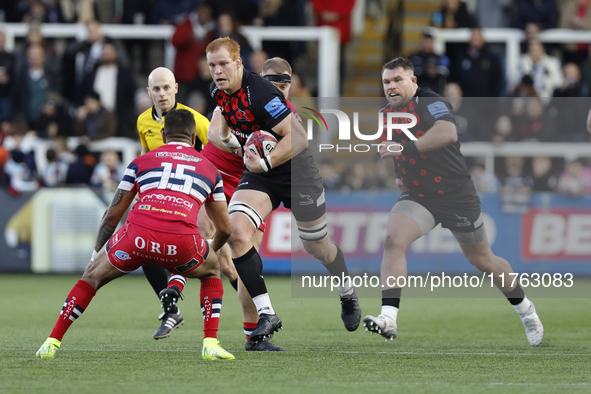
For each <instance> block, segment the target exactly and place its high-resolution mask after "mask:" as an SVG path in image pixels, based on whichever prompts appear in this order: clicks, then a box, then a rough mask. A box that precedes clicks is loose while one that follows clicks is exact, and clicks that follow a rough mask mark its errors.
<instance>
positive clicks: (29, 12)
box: [21, 0, 46, 23]
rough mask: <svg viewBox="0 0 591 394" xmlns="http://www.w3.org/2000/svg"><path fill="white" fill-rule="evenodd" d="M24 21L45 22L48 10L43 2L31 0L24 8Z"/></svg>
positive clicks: (22, 20)
mask: <svg viewBox="0 0 591 394" xmlns="http://www.w3.org/2000/svg"><path fill="white" fill-rule="evenodd" d="M22 12H23V18H22V19H21V22H22V23H33V22H35V23H43V22H45V16H46V14H45V13H46V10H45V6H44V4H43V3H41V2H40V1H39V0H29V1H28V2H26V3H25V4H24V7H23V8H22Z"/></svg>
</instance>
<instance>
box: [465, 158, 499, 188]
mask: <svg viewBox="0 0 591 394" xmlns="http://www.w3.org/2000/svg"><path fill="white" fill-rule="evenodd" d="M470 176H471V177H472V181H473V182H474V187H475V188H476V191H477V192H478V193H496V192H497V191H498V190H499V180H498V179H497V177H496V176H495V175H494V174H493V173H490V172H486V171H485V168H484V164H483V163H481V162H479V161H477V162H475V163H474V164H472V166H471V167H470Z"/></svg>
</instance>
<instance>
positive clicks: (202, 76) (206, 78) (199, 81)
mask: <svg viewBox="0 0 591 394" xmlns="http://www.w3.org/2000/svg"><path fill="white" fill-rule="evenodd" d="M212 80H213V79H212V78H211V73H210V72H209V67H208V66H207V58H206V57H205V56H201V57H200V58H199V74H198V75H197V78H195V80H194V81H193V83H192V84H191V86H190V91H191V94H192V93H195V92H198V93H201V94H202V95H203V96H204V97H205V100H206V106H205V112H203V114H204V115H205V114H210V113H213V110H214V109H215V107H216V106H217V105H216V102H215V100H214V99H213V97H211V93H210V87H211V82H212ZM207 117H208V118H210V116H207Z"/></svg>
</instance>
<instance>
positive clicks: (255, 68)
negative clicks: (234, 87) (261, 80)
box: [246, 49, 269, 74]
mask: <svg viewBox="0 0 591 394" xmlns="http://www.w3.org/2000/svg"><path fill="white" fill-rule="evenodd" d="M268 59H269V56H268V55H267V52H265V51H263V50H262V49H257V50H256V51H254V52H253V53H251V54H250V57H249V58H248V67H246V68H247V69H248V70H250V71H252V72H255V73H257V74H260V73H262V72H263V63H265V62H266V61H267V60H268Z"/></svg>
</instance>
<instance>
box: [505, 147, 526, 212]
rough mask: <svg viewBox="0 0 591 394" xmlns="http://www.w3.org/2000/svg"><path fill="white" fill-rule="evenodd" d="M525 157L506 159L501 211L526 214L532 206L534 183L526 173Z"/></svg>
mask: <svg viewBox="0 0 591 394" xmlns="http://www.w3.org/2000/svg"><path fill="white" fill-rule="evenodd" d="M524 168H525V159H524V158H523V157H507V158H505V175H504V177H503V182H502V186H501V209H502V210H503V212H505V213H526V212H527V211H529V208H530V206H531V192H532V187H533V181H532V179H531V177H529V176H527V175H526V173H525V169H524Z"/></svg>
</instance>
